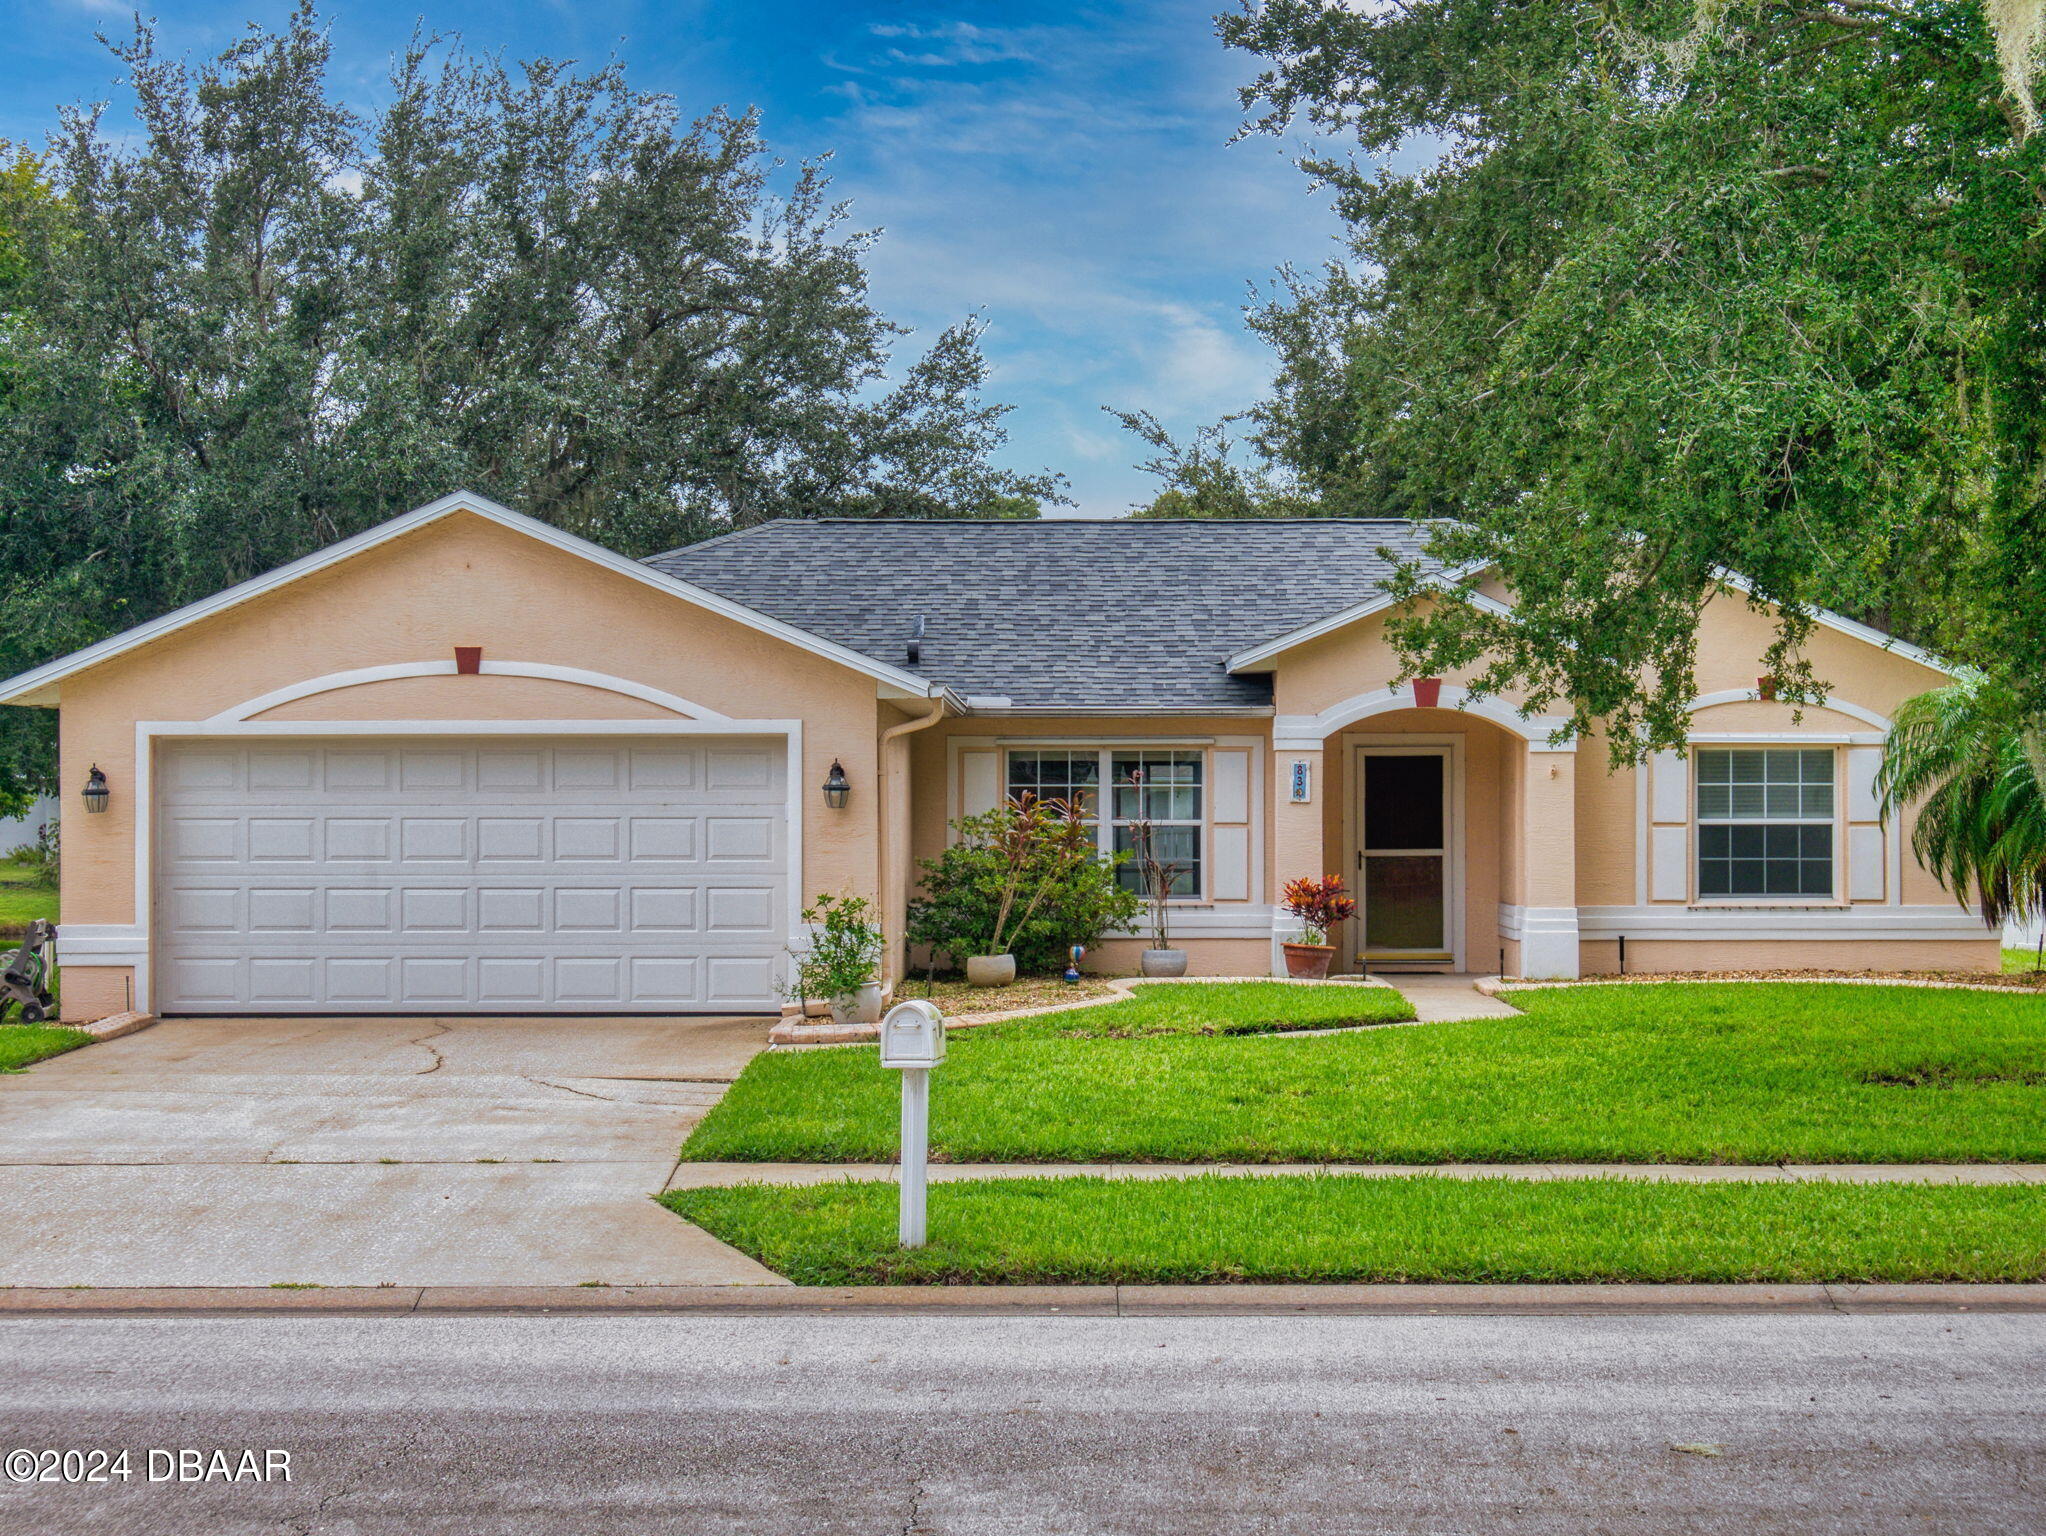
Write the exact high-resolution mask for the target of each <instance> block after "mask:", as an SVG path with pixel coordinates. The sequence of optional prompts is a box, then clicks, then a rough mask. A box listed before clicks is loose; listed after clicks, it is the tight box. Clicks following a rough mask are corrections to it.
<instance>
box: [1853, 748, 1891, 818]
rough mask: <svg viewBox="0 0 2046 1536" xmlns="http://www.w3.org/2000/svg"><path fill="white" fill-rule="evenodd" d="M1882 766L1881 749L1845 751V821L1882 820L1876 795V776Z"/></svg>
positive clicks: (1879, 803)
mask: <svg viewBox="0 0 2046 1536" xmlns="http://www.w3.org/2000/svg"><path fill="white" fill-rule="evenodd" d="M1882 766H1883V749H1882V748H1881V747H1849V748H1848V749H1847V819H1848V820H1849V821H1880V820H1882V814H1883V810H1882V801H1881V800H1880V799H1879V798H1878V797H1877V795H1876V774H1877V773H1878V772H1879V771H1880V770H1881V769H1882Z"/></svg>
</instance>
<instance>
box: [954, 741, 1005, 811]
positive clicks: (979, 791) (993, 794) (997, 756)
mask: <svg viewBox="0 0 2046 1536" xmlns="http://www.w3.org/2000/svg"><path fill="white" fill-rule="evenodd" d="M1001 767H1002V754H1001V753H999V752H993V751H985V752H983V751H973V752H961V753H960V754H959V814H960V815H962V816H981V815H985V814H986V813H987V812H989V811H991V810H993V809H994V808H995V807H996V806H998V805H1000V804H1001V803H1002V774H1001Z"/></svg>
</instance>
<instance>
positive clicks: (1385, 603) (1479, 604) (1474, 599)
mask: <svg viewBox="0 0 2046 1536" xmlns="http://www.w3.org/2000/svg"><path fill="white" fill-rule="evenodd" d="M1484 568H1485V567H1478V569H1484ZM1468 574H1470V571H1469V570H1466V571H1464V572H1462V573H1458V574H1452V573H1450V572H1447V571H1439V572H1437V573H1436V574H1434V575H1432V576H1426V577H1423V578H1422V580H1421V587H1422V590H1423V591H1432V592H1446V591H1448V590H1449V588H1450V587H1452V586H1454V585H1455V584H1456V582H1457V581H1458V580H1460V579H1461V577H1462V576H1463V575H1468ZM1462 600H1463V601H1465V602H1467V603H1469V604H1470V606H1471V607H1473V608H1476V609H1477V610H1478V611H1479V612H1481V613H1489V614H1493V615H1495V616H1497V617H1499V618H1505V619H1510V618H1512V617H1514V612H1513V609H1512V608H1511V607H1510V606H1508V605H1507V604H1505V603H1502V602H1500V601H1499V599H1498V598H1496V597H1487V596H1486V595H1485V594H1484V593H1482V592H1467V593H1465V594H1464V595H1463V599H1462ZM1402 601H1404V600H1403V599H1402ZM1394 602H1395V599H1393V598H1392V597H1389V596H1387V595H1386V594H1385V593H1383V592H1381V593H1379V594H1378V595H1377V596H1375V597H1367V598H1365V599H1364V600H1363V601H1362V602H1360V603H1352V604H1351V605H1350V606H1349V607H1347V608H1342V609H1339V610H1337V611H1336V612H1334V613H1331V614H1329V615H1327V616H1326V617H1324V618H1319V619H1315V620H1313V621H1312V622H1311V623H1307V624H1302V625H1301V626H1299V627H1298V628H1297V629H1289V630H1288V631H1286V633H1285V634H1283V635H1278V636H1276V637H1274V638H1273V639H1270V640H1261V641H1259V642H1258V643H1257V644H1256V645H1253V646H1248V647H1246V648H1245V649H1243V650H1240V651H1238V652H1237V653H1236V654H1235V655H1233V656H1231V657H1230V658H1229V659H1228V660H1227V661H1225V662H1223V663H1222V666H1223V669H1224V670H1225V671H1229V672H1248V671H1253V670H1255V669H1256V668H1258V667H1259V666H1261V665H1262V664H1263V663H1265V662H1268V661H1271V660H1273V659H1274V658H1276V657H1278V656H1280V655H1283V654H1284V653H1285V652H1287V651H1290V650H1292V649H1293V648H1294V647H1295V646H1300V645H1305V644H1307V642H1308V641H1310V640H1319V639H1321V638H1322V637H1323V636H1324V635H1332V634H1334V633H1335V632H1336V631H1337V630H1339V629H1347V628H1348V627H1349V626H1350V625H1352V624H1355V623H1357V622H1359V621H1360V620H1363V619H1368V618H1370V617H1371V616H1372V615H1373V614H1375V613H1383V612H1385V611H1386V609H1388V608H1391V607H1392V606H1394Z"/></svg>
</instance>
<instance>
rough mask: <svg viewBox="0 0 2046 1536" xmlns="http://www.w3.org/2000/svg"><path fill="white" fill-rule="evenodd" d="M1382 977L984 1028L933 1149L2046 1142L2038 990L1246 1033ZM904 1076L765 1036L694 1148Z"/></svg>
mask: <svg viewBox="0 0 2046 1536" xmlns="http://www.w3.org/2000/svg"><path fill="white" fill-rule="evenodd" d="M1259 989H1271V990H1270V993H1269V995H1268V996H1266V995H1261V994H1260V992H1259ZM1381 999H1390V1001H1391V1002H1392V1003H1393V1004H1396V1005H1397V1006H1399V1007H1400V1008H1401V1009H1402V1010H1404V1008H1405V1003H1404V1000H1403V999H1400V998H1399V997H1398V995H1397V994H1396V993H1392V992H1390V991H1389V990H1386V989H1378V988H1371V989H1366V988H1357V989H1356V990H1355V992H1354V993H1353V992H1352V990H1351V989H1350V988H1347V987H1287V986H1285V985H1284V984H1282V983H1235V984H1229V983H1215V984H1208V985H1180V986H1155V987H1148V988H1139V989H1138V991H1137V994H1136V996H1135V997H1133V998H1132V999H1131V1000H1130V1001H1129V1002H1128V1003H1118V1004H1110V1005H1104V1006H1101V1007H1098V1008H1088V1009H1081V1010H1077V1011H1075V1012H1073V1013H1069V1014H1052V1015H1048V1016H1046V1017H1044V1018H1041V1019H1022V1020H1012V1021H1005V1022H999V1023H991V1024H987V1025H982V1026H978V1027H976V1028H975V1029H972V1030H965V1031H960V1032H959V1033H957V1034H955V1035H954V1036H953V1037H952V1041H951V1049H950V1059H949V1060H948V1061H947V1062H946V1064H945V1065H944V1066H943V1067H941V1068H940V1069H939V1070H938V1071H937V1073H936V1074H934V1081H933V1088H932V1106H931V1145H932V1150H933V1155H934V1156H935V1157H937V1158H938V1159H940V1160H949V1161H955V1162H1011V1161H1013V1162H1146V1161H1149V1162H1259V1163H1268V1162H1377V1163H1429V1162H1679V1163H1770V1162H1786V1161H1787V1162H1910V1163H1916V1162H1933V1163H1937V1162H2039V1161H2046V1000H2042V999H2040V998H2037V997H2033V996H2029V995H2013V994H2005V993H1993V992H1968V991H1937V990H1930V989H1926V988H1922V987H1840V986H1830V985H1825V984H1812V983H1807V984H1802V985H1800V984H1795V983H1791V984H1776V983H1771V984H1766V985H1762V984H1747V983H1722V984H1686V985H1680V986H1656V985H1647V984H1629V985H1625V986H1589V987H1576V988H1565V989H1557V990H1552V991H1543V990H1531V991H1527V992H1522V993H1517V994H1514V995H1513V998H1512V1001H1513V1003H1514V1005H1515V1006H1516V1007H1519V1008H1522V1009H1525V1010H1526V1012H1525V1015H1524V1016H1523V1017H1519V1018H1508V1019H1482V1020H1471V1021H1468V1022H1460V1023H1443V1024H1429V1025H1424V1026H1419V1027H1415V1028H1409V1029H1382V1030H1356V1031H1351V1032H1346V1033H1337V1034H1329V1035H1325V1036H1321V1037H1315V1038H1300V1039H1255V1038H1250V1039H1246V1038H1229V1037H1228V1032H1229V1031H1230V1030H1231V1029H1232V1027H1234V1026H1235V1025H1237V1024H1240V1023H1242V1022H1244V1021H1246V1020H1251V1019H1254V1020H1255V1021H1256V1022H1257V1023H1259V1024H1261V1025H1262V1026H1264V1027H1265V1028H1266V1029H1270V1028H1273V1027H1279V1028H1307V1027H1311V1026H1312V1024H1313V1023H1314V1022H1315V1021H1316V1020H1317V1019H1318V1018H1319V1019H1326V1018H1327V1015H1326V1014H1324V1013H1322V1012H1321V1010H1327V1009H1330V1008H1334V1009H1336V1010H1338V1011H1341V1010H1345V1009H1348V1008H1351V1007H1363V1006H1366V1005H1367V1004H1369V1005H1372V1006H1376V1005H1377V1004H1378V1002H1379V1000H1381ZM1155 1030H1163V1031H1166V1032H1164V1033H1154V1032H1153V1031H1155ZM1118 1033H1127V1034H1130V1035H1133V1036H1137V1037H1138V1038H1115V1037H1114V1036H1115V1035H1117V1034H1118ZM1104 1036H1106V1038H1104ZM896 1097H897V1087H896V1082H895V1078H894V1074H892V1073H889V1072H885V1071H883V1070H882V1069H881V1068H880V1066H879V1064H878V1062H877V1060H876V1057H875V1054H874V1052H873V1051H872V1050H871V1049H868V1048H862V1047H852V1048H847V1049H843V1050H832V1051H805V1052H790V1053H776V1054H770V1055H766V1056H761V1057H758V1058H756V1059H755V1060H754V1061H753V1062H752V1063H751V1064H750V1065H749V1066H748V1067H747V1068H746V1071H745V1072H744V1074H743V1075H742V1076H741V1077H740V1078H739V1080H738V1082H737V1083H735V1084H734V1085H733V1087H732V1090H731V1091H730V1092H729V1093H728V1094H727V1095H726V1096H725V1098H724V1100H723V1101H722V1102H721V1103H720V1104H719V1105H718V1106H717V1107H716V1108H715V1109H714V1110H712V1111H711V1113H710V1114H709V1115H708V1116H706V1117H705V1119H704V1120H703V1121H702V1122H701V1123H700V1124H699V1126H698V1127H697V1129H696V1131H695V1133H694V1134H693V1135H692V1136H691V1137H690V1139H689V1141H688V1143H687V1145H686V1146H685V1148H684V1149H683V1155H684V1156H685V1157H688V1158H691V1159H698V1160H712V1161H748V1160H753V1161H761V1160H765V1161H786V1162H874V1161H887V1160H889V1159H892V1158H893V1156H894V1155H895V1150H896V1114H897V1105H896Z"/></svg>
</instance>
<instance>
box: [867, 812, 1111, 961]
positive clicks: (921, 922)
mask: <svg viewBox="0 0 2046 1536" xmlns="http://www.w3.org/2000/svg"><path fill="white" fill-rule="evenodd" d="M952 830H953V831H954V832H956V833H957V834H958V838H959V840H958V841H957V842H956V843H954V844H953V845H952V846H951V847H950V848H947V849H946V850H945V851H944V852H943V853H941V854H939V855H938V856H937V857H936V858H935V859H925V860H923V861H922V862H921V863H920V864H919V865H918V869H919V871H920V874H921V883H922V886H923V891H924V894H923V896H922V897H921V898H920V899H918V900H916V901H913V902H911V903H910V906H909V923H908V937H909V941H910V943H912V944H920V945H925V946H928V947H929V948H930V949H932V950H934V951H935V952H937V953H938V954H941V955H945V956H948V957H950V958H951V959H952V960H953V962H954V963H958V964H963V963H964V962H965V961H966V960H967V959H968V958H970V957H971V956H974V955H1002V954H1012V955H1014V956H1015V957H1016V968H1017V969H1018V970H1020V971H1025V972H1030V971H1039V972H1042V971H1055V970H1060V969H1062V968H1063V967H1064V966H1065V963H1066V951H1067V950H1069V949H1070V948H1071V947H1072V946H1073V945H1075V944H1092V943H1094V942H1095V941H1096V940H1097V939H1099V938H1100V937H1101V935H1102V934H1104V933H1107V932H1108V931H1110V930H1111V929H1115V928H1123V927H1127V926H1128V925H1129V923H1130V922H1131V921H1132V920H1133V919H1134V918H1135V917H1136V915H1137V911H1138V908H1139V907H1140V905H1141V903H1140V902H1139V900H1138V898H1137V896H1136V894H1135V893H1134V892H1132V891H1128V890H1125V889H1124V888H1123V887H1122V886H1121V885H1120V884H1119V883H1118V882H1117V880H1116V876H1115V871H1116V866H1117V865H1119V864H1121V863H1122V862H1123V861H1124V860H1125V859H1126V858H1127V857H1128V855H1127V854H1118V855H1117V856H1116V857H1115V858H1113V859H1110V860H1106V861H1104V860H1103V859H1102V858H1101V857H1100V856H1099V853H1098V851H1097V849H1096V848H1095V844H1094V835H1093V833H1092V832H1091V831H1089V830H1088V829H1087V828H1086V827H1085V826H1083V825H1082V824H1081V823H1080V821H1079V818H1078V817H1077V816H1076V815H1075V814H1074V813H1073V808H1072V807H1070V806H1067V805H1064V804H1063V803H1062V802H1058V801H1040V800H1035V799H1027V798H1026V799H1024V800H1021V801H1016V802H1011V803H1010V804H1008V805H1005V806H1002V807H1001V808H1000V809H998V810H993V811H988V812H986V813H985V814H983V815H979V816H963V817H961V818H960V819H959V820H957V821H955V822H953V823H952Z"/></svg>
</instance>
